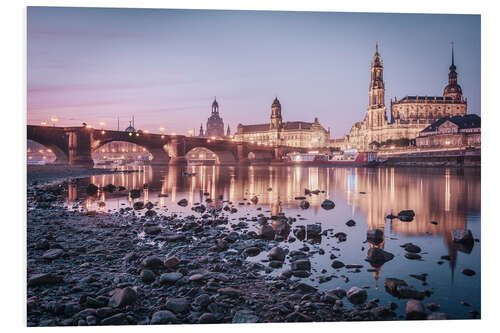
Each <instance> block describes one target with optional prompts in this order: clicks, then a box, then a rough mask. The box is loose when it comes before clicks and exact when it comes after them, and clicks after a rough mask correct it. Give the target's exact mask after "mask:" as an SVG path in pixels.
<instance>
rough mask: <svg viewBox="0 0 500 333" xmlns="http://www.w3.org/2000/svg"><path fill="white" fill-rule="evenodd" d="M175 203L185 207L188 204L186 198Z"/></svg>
mask: <svg viewBox="0 0 500 333" xmlns="http://www.w3.org/2000/svg"><path fill="white" fill-rule="evenodd" d="M177 204H178V205H179V206H181V207H186V206H187V205H188V201H187V200H186V199H181V200H179V202H177Z"/></svg>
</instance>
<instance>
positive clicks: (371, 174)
mask: <svg viewBox="0 0 500 333" xmlns="http://www.w3.org/2000/svg"><path fill="white" fill-rule="evenodd" d="M135 168H136V169H137V168H138V169H139V171H140V172H136V173H122V174H107V175H99V176H92V177H90V179H87V180H86V181H83V182H81V183H80V184H78V185H69V186H70V189H69V192H68V193H69V195H68V203H69V204H71V205H72V204H73V203H74V202H75V201H79V202H83V206H84V207H85V208H86V209H88V210H98V209H99V202H105V208H102V207H101V210H103V209H106V210H114V209H119V208H122V207H126V206H130V205H131V204H132V200H130V199H129V198H128V196H127V194H126V192H127V191H123V192H121V193H118V192H114V193H105V192H100V193H99V196H98V197H97V198H94V197H88V198H87V196H86V194H84V190H85V188H86V185H87V184H88V182H91V183H94V184H96V185H97V186H105V185H107V184H110V183H111V184H114V185H116V186H124V187H125V188H126V189H127V190H130V189H134V188H141V189H143V188H144V184H147V186H146V188H144V190H143V193H142V197H141V199H140V200H144V201H148V200H149V201H152V202H153V203H158V207H159V211H161V210H162V209H163V210H164V209H165V208H167V209H168V212H180V213H185V214H193V212H192V211H191V209H190V207H189V206H191V205H192V204H194V203H197V202H204V199H205V198H206V196H204V193H205V192H208V193H210V197H211V198H212V199H213V202H212V203H211V204H208V206H218V207H220V206H221V205H222V200H229V201H232V202H234V203H235V204H237V203H239V202H245V203H247V201H244V200H243V199H244V198H246V199H250V198H252V197H253V196H254V195H255V196H257V197H258V198H259V202H258V205H257V206H260V207H262V208H263V211H262V212H266V210H269V213H267V215H269V214H270V215H277V214H278V213H280V212H282V213H284V214H285V215H286V216H295V217H298V215H300V218H298V219H297V221H296V222H295V223H294V224H293V226H295V225H301V224H309V223H314V222H321V223H322V228H323V230H325V229H329V228H333V229H334V231H335V232H339V231H342V232H345V233H346V234H347V235H348V239H347V241H346V242H343V243H337V241H336V239H335V238H329V237H323V239H320V240H319V242H320V244H317V245H309V246H310V247H311V251H314V250H317V248H319V247H321V248H323V249H324V250H325V251H326V254H325V255H318V254H315V255H313V257H312V258H311V262H312V264H313V273H314V274H313V275H312V276H311V277H310V278H309V279H304V280H305V281H307V280H309V282H310V283H313V284H316V285H317V282H318V277H319V276H321V275H324V274H321V273H319V272H320V271H321V270H322V269H326V270H327V273H326V275H328V274H335V275H337V276H338V277H340V276H341V275H342V274H345V275H347V276H348V277H349V280H350V281H349V282H348V283H346V282H344V280H342V279H341V278H334V279H332V280H331V281H329V282H326V283H322V284H320V285H319V288H320V289H322V290H328V289H332V288H335V287H338V286H340V287H343V288H349V287H350V286H353V285H358V286H369V287H370V289H368V290H369V298H379V299H380V300H381V304H384V305H387V304H388V303H389V302H396V303H397V304H399V306H400V311H404V301H400V300H397V299H395V298H394V297H392V296H390V295H389V294H387V293H386V292H385V291H384V288H383V280H384V278H386V277H398V278H402V279H404V280H405V281H407V282H408V283H409V284H410V285H413V286H415V287H417V288H418V289H420V290H424V289H430V290H432V291H434V294H433V295H432V296H431V297H430V298H426V300H425V302H431V301H435V302H438V303H440V304H441V309H440V311H443V312H447V313H449V314H451V315H452V317H453V318H470V314H469V313H468V312H469V310H471V309H475V310H478V311H479V310H480V276H481V275H480V246H479V244H478V243H476V244H475V246H474V248H473V249H472V251H471V252H470V253H466V252H463V251H462V252H461V251H459V249H457V247H456V246H455V245H454V244H453V241H452V239H451V231H452V230H453V229H464V228H468V229H471V230H472V232H473V234H474V236H475V237H476V238H480V208H481V182H480V178H481V177H480V170H478V169H465V170H457V169H395V168H380V169H366V168H320V167H309V168H304V167H278V166H259V167H257V166H255V167H247V168H238V167H217V166H191V167H188V168H187V171H188V172H195V173H196V175H195V176H193V177H185V176H182V168H180V167H164V168H152V167H151V166H142V167H135ZM76 187H78V189H77V188H76ZM304 189H310V190H316V189H318V190H321V191H324V193H319V194H318V195H312V196H311V197H309V196H308V197H307V200H308V201H309V202H310V204H311V208H309V209H308V210H301V209H300V208H299V207H298V204H299V201H298V200H296V199H295V197H297V196H303V195H304ZM160 193H167V194H168V197H159V196H158V194H160ZM219 196H222V200H221V199H220V198H219ZM183 198H185V199H187V200H188V201H189V204H190V205H189V206H188V207H186V208H182V207H179V206H178V205H177V204H176V203H177V202H178V201H179V200H180V199H183ZM325 198H327V199H331V200H333V201H334V202H335V204H336V207H335V208H334V209H333V210H331V211H325V210H323V209H322V208H321V207H320V205H321V202H322V201H323V200H324V199H325ZM101 205H102V204H101ZM236 207H237V208H238V213H237V214H233V215H231V216H230V218H233V219H237V218H238V217H244V216H247V217H249V216H256V215H257V214H258V213H262V212H261V211H256V210H255V205H247V204H245V205H237V206H236ZM404 209H413V210H414V211H415V213H416V216H415V219H414V220H413V221H412V222H401V221H399V220H397V219H395V220H392V221H390V220H387V219H386V218H385V216H386V215H387V214H389V213H392V214H394V215H397V213H398V212H399V211H401V210H404ZM349 219H354V220H355V221H356V223H357V224H356V226H355V227H353V228H349V227H347V226H346V225H345V222H346V221H347V220H349ZM231 221H232V220H231ZM430 221H436V222H438V224H437V225H433V224H431V223H430ZM250 224H251V225H252V226H253V225H254V224H253V223H252V222H250ZM293 226H292V227H293ZM254 227H257V225H256V223H255V226H254ZM374 228H378V229H381V230H383V231H384V234H385V240H384V242H383V243H382V244H380V245H379V247H383V248H384V249H385V250H386V251H389V252H391V253H393V254H394V255H395V259H393V260H391V261H389V262H387V263H386V264H385V265H383V267H381V268H377V269H375V270H374V271H373V272H367V271H366V269H367V268H370V265H368V264H367V263H366V262H365V261H364V258H365V256H366V250H367V248H368V246H369V245H368V243H366V244H364V243H363V242H364V240H365V239H366V231H367V230H368V229H374ZM408 242H413V243H415V244H417V245H419V246H420V247H421V248H422V251H423V253H422V257H423V260H421V261H413V260H408V259H406V258H404V253H405V251H404V250H403V249H402V248H401V247H400V245H401V244H404V243H408ZM286 246H288V247H289V248H290V249H298V248H300V247H302V246H303V243H302V242H295V243H291V244H288V243H287V245H286ZM316 247H317V248H316ZM333 247H336V248H339V249H340V251H334V252H332V251H331V250H332V248H333ZM362 247H364V248H365V249H364V250H362ZM330 253H334V254H335V255H337V256H339V260H342V261H343V262H344V263H346V264H348V263H349V264H361V265H363V266H364V267H363V269H362V272H360V273H348V274H346V273H347V271H346V270H345V269H340V270H334V269H333V268H332V267H330V264H331V260H330V258H329V254H330ZM443 255H448V256H449V257H450V260H449V261H445V263H444V264H442V265H438V264H437V263H436V262H437V261H438V260H440V257H441V256H443ZM265 258H266V254H265V253H262V254H261V255H259V256H257V257H254V258H252V259H251V260H254V261H261V260H263V259H265ZM285 266H287V265H285ZM372 268H373V267H372ZM464 268H471V269H474V270H475V271H476V273H477V274H476V275H475V276H473V277H466V276H464V275H462V274H461V273H460V271H461V270H462V269H464ZM279 271H280V270H276V271H275V272H273V275H274V274H277V273H279ZM420 273H427V274H428V277H427V281H428V283H429V284H428V285H427V286H422V285H421V282H419V281H417V280H415V279H413V278H411V277H409V276H408V275H409V274H420ZM461 301H467V302H468V303H470V304H472V306H473V307H466V306H463V305H461V304H460V302H461Z"/></svg>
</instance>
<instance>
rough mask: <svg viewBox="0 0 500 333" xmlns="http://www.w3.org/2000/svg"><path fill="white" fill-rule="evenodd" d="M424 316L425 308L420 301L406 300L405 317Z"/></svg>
mask: <svg viewBox="0 0 500 333" xmlns="http://www.w3.org/2000/svg"><path fill="white" fill-rule="evenodd" d="M426 317H427V315H426V313H425V308H424V306H423V305H422V303H421V302H420V301H417V300H410V301H408V302H406V319H409V320H423V319H426Z"/></svg>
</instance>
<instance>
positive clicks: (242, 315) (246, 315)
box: [233, 310, 259, 324]
mask: <svg viewBox="0 0 500 333" xmlns="http://www.w3.org/2000/svg"><path fill="white" fill-rule="evenodd" d="M258 322H259V317H257V316H256V315H255V314H254V313H253V312H252V311H249V310H240V311H238V312H236V313H235V314H234V317H233V323H234V324H242V323H258Z"/></svg>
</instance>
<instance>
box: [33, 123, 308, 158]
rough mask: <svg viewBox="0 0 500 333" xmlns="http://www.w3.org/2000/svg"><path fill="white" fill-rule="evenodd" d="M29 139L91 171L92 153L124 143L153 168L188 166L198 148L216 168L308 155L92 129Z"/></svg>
mask: <svg viewBox="0 0 500 333" xmlns="http://www.w3.org/2000/svg"><path fill="white" fill-rule="evenodd" d="M27 138H28V139H29V140H33V141H35V142H38V143H40V144H42V145H44V146H45V147H47V148H49V149H51V150H52V152H53V153H54V154H55V155H56V163H63V164H69V165H80V166H87V167H92V166H93V164H94V162H93V159H92V153H93V152H94V151H95V150H97V149H99V148H100V147H101V146H103V145H105V144H107V143H110V142H113V141H124V142H130V143H134V144H136V145H138V146H141V147H144V148H146V149H147V150H148V151H149V152H150V153H151V155H153V160H152V161H151V164H153V165H155V164H156V165H162V164H171V165H179V164H185V163H187V161H186V157H185V156H186V154H187V153H188V152H189V151H191V150H192V149H195V148H201V147H203V148H206V149H208V150H210V151H212V152H213V153H214V154H215V155H216V164H218V165H235V164H247V163H249V162H250V160H249V156H250V158H251V159H252V158H256V157H257V158H258V159H260V160H261V161H263V160H265V161H269V162H280V161H282V159H283V157H284V156H285V155H286V154H287V153H290V152H306V151H307V149H306V148H298V147H289V146H274V147H271V146H265V145H258V144H252V143H247V142H235V141H230V140H213V139H209V138H198V137H187V136H183V135H161V134H151V133H144V132H141V131H138V132H124V131H109V130H98V129H93V128H89V127H55V126H53V127H51V126H36V125H28V126H27Z"/></svg>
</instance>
